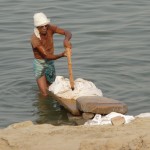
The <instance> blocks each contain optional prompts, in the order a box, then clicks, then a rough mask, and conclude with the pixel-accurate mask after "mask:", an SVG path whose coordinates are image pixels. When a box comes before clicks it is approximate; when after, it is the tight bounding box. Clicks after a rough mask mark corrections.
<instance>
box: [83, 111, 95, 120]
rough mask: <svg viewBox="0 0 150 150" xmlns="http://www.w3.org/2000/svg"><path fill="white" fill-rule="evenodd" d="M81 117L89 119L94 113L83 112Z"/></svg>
mask: <svg viewBox="0 0 150 150" xmlns="http://www.w3.org/2000/svg"><path fill="white" fill-rule="evenodd" d="M82 117H83V119H85V120H89V119H92V118H93V117H94V114H93V113H83V114H82Z"/></svg>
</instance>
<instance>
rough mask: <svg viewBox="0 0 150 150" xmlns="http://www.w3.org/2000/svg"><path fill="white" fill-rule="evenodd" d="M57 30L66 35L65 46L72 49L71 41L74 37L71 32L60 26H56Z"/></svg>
mask: <svg viewBox="0 0 150 150" xmlns="http://www.w3.org/2000/svg"><path fill="white" fill-rule="evenodd" d="M55 32H56V33H58V34H62V35H65V38H64V47H65V48H70V49H71V48H72V45H71V42H70V39H71V37H72V34H71V32H70V31H67V30H64V29H62V28H59V27H57V28H56V30H55Z"/></svg>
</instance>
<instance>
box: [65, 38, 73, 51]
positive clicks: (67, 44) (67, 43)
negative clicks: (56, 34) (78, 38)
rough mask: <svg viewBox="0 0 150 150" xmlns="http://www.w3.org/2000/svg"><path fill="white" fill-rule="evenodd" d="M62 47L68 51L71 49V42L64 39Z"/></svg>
mask: <svg viewBox="0 0 150 150" xmlns="http://www.w3.org/2000/svg"><path fill="white" fill-rule="evenodd" d="M64 47H65V48H70V49H71V48H72V44H71V42H70V41H68V40H66V39H65V40H64Z"/></svg>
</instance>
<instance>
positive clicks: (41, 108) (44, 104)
mask: <svg viewBox="0 0 150 150" xmlns="http://www.w3.org/2000/svg"><path fill="white" fill-rule="evenodd" d="M37 96H38V99H37V100H36V102H35V103H34V104H33V105H34V106H35V107H36V108H37V109H38V110H37V112H36V115H37V117H36V118H37V119H36V120H35V122H36V123H37V124H44V123H47V124H52V125H56V126H57V125H75V124H74V123H73V122H71V121H69V119H68V115H67V113H68V112H67V110H65V108H64V107H63V106H61V105H59V103H58V102H57V101H56V100H54V98H52V97H51V96H50V95H49V96H47V97H43V96H42V95H41V94H38V95H37Z"/></svg>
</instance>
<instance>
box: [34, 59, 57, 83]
mask: <svg viewBox="0 0 150 150" xmlns="http://www.w3.org/2000/svg"><path fill="white" fill-rule="evenodd" d="M33 70H34V74H35V77H36V79H39V78H40V77H42V76H44V75H45V76H46V79H47V81H48V82H49V83H53V82H54V81H55V78H56V73H55V66H54V61H53V60H43V59H34V60H33Z"/></svg>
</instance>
